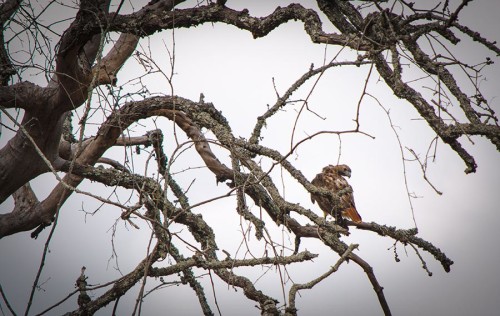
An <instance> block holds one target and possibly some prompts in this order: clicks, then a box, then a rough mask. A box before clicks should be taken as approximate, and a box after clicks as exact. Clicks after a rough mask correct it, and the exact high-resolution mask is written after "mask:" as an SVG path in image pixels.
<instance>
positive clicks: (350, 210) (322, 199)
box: [311, 165, 361, 223]
mask: <svg viewBox="0 0 500 316" xmlns="http://www.w3.org/2000/svg"><path fill="white" fill-rule="evenodd" d="M344 177H348V178H350V177H351V168H349V166H347V165H337V166H333V165H328V166H326V167H324V168H323V170H322V171H321V173H318V174H317V175H316V177H314V179H313V180H312V182H311V183H312V184H314V185H315V186H317V187H320V188H325V189H327V190H329V191H330V192H332V193H334V194H337V193H338V192H339V191H341V190H344V189H346V188H347V187H350V186H349V183H347V180H346V179H344ZM351 191H352V190H351ZM311 201H312V202H313V203H314V202H318V204H319V207H320V208H321V210H322V211H323V213H325V218H326V216H328V214H330V215H332V216H333V217H335V214H334V213H333V205H332V202H331V201H330V200H329V199H328V197H326V196H323V195H320V194H312V193H311ZM340 209H341V210H342V216H343V217H347V218H349V219H351V220H352V221H354V222H356V223H359V222H361V215H359V213H358V211H357V210H356V205H355V204H354V196H353V194H352V192H348V193H345V194H342V195H341V196H340Z"/></svg>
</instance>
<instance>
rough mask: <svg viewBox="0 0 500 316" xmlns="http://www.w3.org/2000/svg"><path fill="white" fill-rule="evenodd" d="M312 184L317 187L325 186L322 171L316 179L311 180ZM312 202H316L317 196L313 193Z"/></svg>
mask: <svg viewBox="0 0 500 316" xmlns="http://www.w3.org/2000/svg"><path fill="white" fill-rule="evenodd" d="M311 184H313V185H315V186H317V187H322V186H323V177H322V175H321V173H318V174H317V175H316V176H315V177H314V179H313V180H312V181H311ZM311 202H313V204H314V203H316V197H315V195H314V194H313V193H311Z"/></svg>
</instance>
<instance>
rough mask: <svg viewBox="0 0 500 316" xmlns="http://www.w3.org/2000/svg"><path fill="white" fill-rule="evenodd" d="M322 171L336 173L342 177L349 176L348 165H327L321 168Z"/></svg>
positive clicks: (349, 169)
mask: <svg viewBox="0 0 500 316" xmlns="http://www.w3.org/2000/svg"><path fill="white" fill-rule="evenodd" d="M323 172H324V173H336V174H338V175H341V176H344V177H348V178H350V177H351V168H349V166H348V165H337V166H334V165H328V166H326V167H324V168H323Z"/></svg>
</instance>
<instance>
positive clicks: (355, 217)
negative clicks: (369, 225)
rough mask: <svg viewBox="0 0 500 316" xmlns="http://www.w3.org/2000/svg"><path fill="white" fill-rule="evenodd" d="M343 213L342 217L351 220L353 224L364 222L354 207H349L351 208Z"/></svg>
mask: <svg viewBox="0 0 500 316" xmlns="http://www.w3.org/2000/svg"><path fill="white" fill-rule="evenodd" d="M342 213H343V214H342V215H344V216H345V217H348V218H350V219H351V220H352V221H353V222H356V223H361V221H362V220H361V215H359V213H358V211H357V210H356V208H354V207H349V208H347V209H345V210H344V211H343V212H342Z"/></svg>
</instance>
